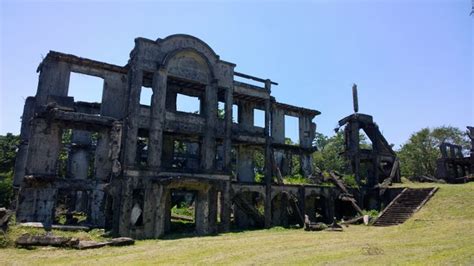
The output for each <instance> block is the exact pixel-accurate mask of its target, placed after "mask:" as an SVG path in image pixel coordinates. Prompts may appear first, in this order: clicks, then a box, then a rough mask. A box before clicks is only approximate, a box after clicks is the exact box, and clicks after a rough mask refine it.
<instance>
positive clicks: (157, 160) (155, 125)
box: [148, 68, 168, 169]
mask: <svg viewBox="0 0 474 266" xmlns="http://www.w3.org/2000/svg"><path fill="white" fill-rule="evenodd" d="M167 79H168V73H167V71H166V69H164V68H161V69H160V70H158V71H157V72H155V73H154V75H153V96H152V100H151V114H150V138H149V146H148V166H149V167H151V168H154V169H160V167H161V153H162V151H163V128H164V126H165V115H166V105H165V104H166V82H167Z"/></svg>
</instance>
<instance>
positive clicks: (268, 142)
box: [264, 79, 273, 228]
mask: <svg viewBox="0 0 474 266" xmlns="http://www.w3.org/2000/svg"><path fill="white" fill-rule="evenodd" d="M265 89H266V90H267V91H268V94H270V93H271V81H270V80H269V79H267V80H266V81H265ZM271 107H272V103H271V101H270V99H267V100H265V128H264V132H265V227H266V228H269V227H271V224H272V213H271V212H272V200H271V198H272V197H271V192H272V179H273V178H272V172H273V158H272V137H271V136H270V121H271V113H272V108H271Z"/></svg>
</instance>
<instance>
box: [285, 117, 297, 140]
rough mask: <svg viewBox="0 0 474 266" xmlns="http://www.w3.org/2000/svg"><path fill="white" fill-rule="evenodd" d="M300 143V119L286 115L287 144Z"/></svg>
mask: <svg viewBox="0 0 474 266" xmlns="http://www.w3.org/2000/svg"><path fill="white" fill-rule="evenodd" d="M299 143H300V137H299V119H298V117H295V116H289V115H285V144H289V145H298V144H299Z"/></svg>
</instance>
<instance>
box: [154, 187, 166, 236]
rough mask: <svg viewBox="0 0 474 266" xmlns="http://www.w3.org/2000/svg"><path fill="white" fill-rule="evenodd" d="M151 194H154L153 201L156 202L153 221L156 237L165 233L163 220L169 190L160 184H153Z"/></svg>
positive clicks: (164, 218)
mask: <svg viewBox="0 0 474 266" xmlns="http://www.w3.org/2000/svg"><path fill="white" fill-rule="evenodd" d="M153 186H154V187H153V190H154V192H153V194H154V195H155V201H156V202H158V204H157V208H156V209H155V223H154V226H155V228H154V231H155V232H154V233H155V235H154V237H155V238H158V237H161V236H163V235H164V234H165V220H166V217H167V215H166V211H167V210H166V208H165V207H166V201H167V200H168V199H169V196H168V194H170V192H169V191H166V190H165V188H164V186H162V185H157V184H155V185H153Z"/></svg>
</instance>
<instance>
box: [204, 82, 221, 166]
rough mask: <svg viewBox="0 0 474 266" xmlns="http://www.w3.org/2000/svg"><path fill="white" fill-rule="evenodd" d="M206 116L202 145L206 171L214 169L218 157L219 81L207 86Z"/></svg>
mask: <svg viewBox="0 0 474 266" xmlns="http://www.w3.org/2000/svg"><path fill="white" fill-rule="evenodd" d="M204 101H205V105H204V107H205V108H204V117H205V118H206V126H205V129H204V136H203V140H202V146H201V168H202V169H203V170H204V171H211V170H213V169H214V161H215V158H216V137H215V130H216V124H217V83H216V82H213V83H212V84H211V85H208V86H206V91H205V95H204Z"/></svg>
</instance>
